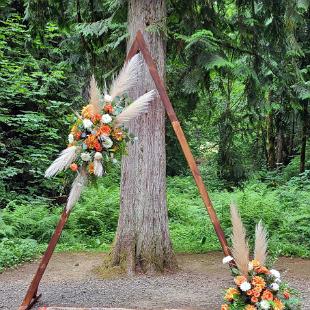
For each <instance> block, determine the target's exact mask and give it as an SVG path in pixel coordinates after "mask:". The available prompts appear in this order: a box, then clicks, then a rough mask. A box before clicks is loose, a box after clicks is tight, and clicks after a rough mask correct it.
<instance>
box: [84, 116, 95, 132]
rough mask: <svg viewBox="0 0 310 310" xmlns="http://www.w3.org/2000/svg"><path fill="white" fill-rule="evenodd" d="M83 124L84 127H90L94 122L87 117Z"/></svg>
mask: <svg viewBox="0 0 310 310" xmlns="http://www.w3.org/2000/svg"><path fill="white" fill-rule="evenodd" d="M83 126H84V128H86V129H90V128H91V127H92V126H93V122H92V121H91V120H90V119H88V118H85V119H84V120H83Z"/></svg>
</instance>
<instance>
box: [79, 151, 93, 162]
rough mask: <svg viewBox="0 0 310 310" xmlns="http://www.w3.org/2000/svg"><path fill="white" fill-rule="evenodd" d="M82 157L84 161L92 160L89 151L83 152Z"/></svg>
mask: <svg viewBox="0 0 310 310" xmlns="http://www.w3.org/2000/svg"><path fill="white" fill-rule="evenodd" d="M81 158H82V160H84V161H90V159H91V156H90V154H89V153H82V154H81Z"/></svg>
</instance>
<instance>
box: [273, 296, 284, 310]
mask: <svg viewBox="0 0 310 310" xmlns="http://www.w3.org/2000/svg"><path fill="white" fill-rule="evenodd" d="M273 309H274V310H283V309H284V305H283V303H282V301H281V300H280V299H278V298H275V299H274V305H273Z"/></svg>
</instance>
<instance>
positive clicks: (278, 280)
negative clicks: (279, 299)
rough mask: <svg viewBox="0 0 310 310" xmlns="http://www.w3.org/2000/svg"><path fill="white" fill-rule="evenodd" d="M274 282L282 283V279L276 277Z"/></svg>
mask: <svg viewBox="0 0 310 310" xmlns="http://www.w3.org/2000/svg"><path fill="white" fill-rule="evenodd" d="M274 282H276V283H281V282H282V281H281V279H280V278H276V279H275V280H274Z"/></svg>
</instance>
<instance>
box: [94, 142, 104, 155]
mask: <svg viewBox="0 0 310 310" xmlns="http://www.w3.org/2000/svg"><path fill="white" fill-rule="evenodd" d="M94 148H95V150H96V151H97V152H100V151H101V150H102V146H101V144H100V143H99V141H98V140H96V141H95V143H94Z"/></svg>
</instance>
